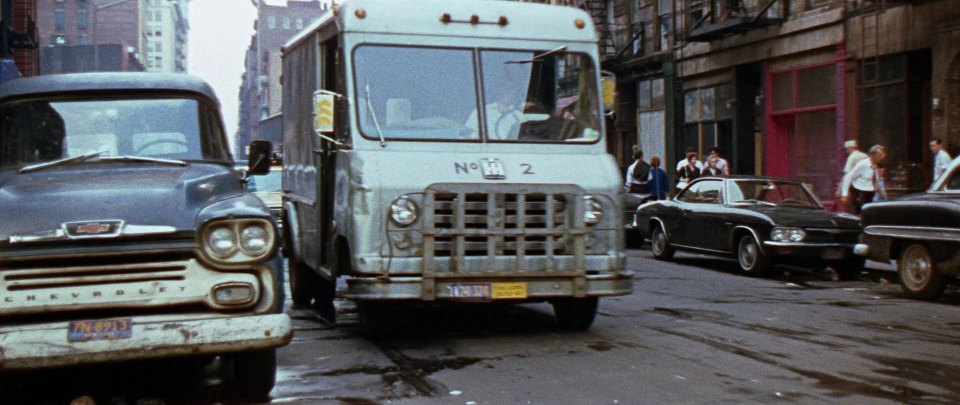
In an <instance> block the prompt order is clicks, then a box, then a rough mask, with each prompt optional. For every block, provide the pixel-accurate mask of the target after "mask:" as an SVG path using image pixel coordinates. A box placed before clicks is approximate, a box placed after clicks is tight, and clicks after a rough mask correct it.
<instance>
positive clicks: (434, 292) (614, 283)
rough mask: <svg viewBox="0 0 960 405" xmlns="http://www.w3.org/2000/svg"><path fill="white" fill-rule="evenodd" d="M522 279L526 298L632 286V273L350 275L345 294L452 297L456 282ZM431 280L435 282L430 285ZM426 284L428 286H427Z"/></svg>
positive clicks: (617, 291)
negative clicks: (484, 276)
mask: <svg viewBox="0 0 960 405" xmlns="http://www.w3.org/2000/svg"><path fill="white" fill-rule="evenodd" d="M498 282H510V283H517V282H522V283H525V284H526V298H525V300H540V299H549V298H564V297H587V296H589V297H599V296H613V295H625V294H629V293H630V292H631V291H632V289H633V273H632V272H629V271H621V272H619V273H607V274H588V275H585V276H583V277H582V278H581V277H578V276H575V275H574V276H571V275H562V274H557V275H555V276H554V275H550V274H545V275H544V274H542V273H541V274H540V275H538V276H536V277H530V276H528V275H523V274H517V275H516V276H515V277H509V278H496V279H491V278H482V277H476V276H475V277H463V276H461V277H456V278H452V277H442V278H441V277H437V278H435V279H434V280H429V279H428V280H427V282H425V280H424V278H422V277H390V278H382V277H376V278H373V277H371V278H362V277H361V278H351V279H348V280H347V293H346V297H347V298H350V299H356V300H381V299H382V300H424V301H432V300H449V299H452V297H451V293H450V291H451V287H452V286H453V285H455V284H471V283H498ZM431 284H432V286H431ZM425 286H426V287H425Z"/></svg>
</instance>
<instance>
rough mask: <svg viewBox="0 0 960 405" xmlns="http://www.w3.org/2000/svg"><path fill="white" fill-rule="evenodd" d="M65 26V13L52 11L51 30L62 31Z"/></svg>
mask: <svg viewBox="0 0 960 405" xmlns="http://www.w3.org/2000/svg"><path fill="white" fill-rule="evenodd" d="M66 25H67V12H66V11H64V10H62V9H56V10H53V29H55V30H57V31H63V28H64V27H65V26H66Z"/></svg>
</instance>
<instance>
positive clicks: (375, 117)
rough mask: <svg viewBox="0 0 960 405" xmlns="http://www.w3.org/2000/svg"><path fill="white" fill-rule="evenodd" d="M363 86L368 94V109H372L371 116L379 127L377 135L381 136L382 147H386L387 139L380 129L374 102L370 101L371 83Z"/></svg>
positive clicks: (375, 125)
mask: <svg viewBox="0 0 960 405" xmlns="http://www.w3.org/2000/svg"><path fill="white" fill-rule="evenodd" d="M363 87H364V91H365V92H366V95H367V110H368V111H370V117H372V118H373V127H374V128H376V129H377V135H379V136H380V147H381V148H385V147H386V146H387V141H385V140H384V139H383V131H381V130H380V123H379V122H377V113H376V112H375V111H373V103H371V102H370V83H364V85H363Z"/></svg>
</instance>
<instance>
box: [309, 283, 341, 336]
mask: <svg viewBox="0 0 960 405" xmlns="http://www.w3.org/2000/svg"><path fill="white" fill-rule="evenodd" d="M336 294H337V280H336V279H333V280H327V279H326V278H323V277H321V276H319V275H318V276H317V280H316V289H315V290H314V293H313V308H314V310H316V311H317V314H319V315H320V317H321V318H323V319H324V320H325V321H327V322H329V323H330V324H331V325H333V324H336V323H337V309H336V307H335V306H334V305H333V300H334V298H335V297H336Z"/></svg>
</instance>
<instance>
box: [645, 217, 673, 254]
mask: <svg viewBox="0 0 960 405" xmlns="http://www.w3.org/2000/svg"><path fill="white" fill-rule="evenodd" d="M650 250H652V251H653V258H654V259H657V260H670V259H673V248H672V247H670V242H669V241H668V240H667V232H666V231H664V230H663V225H659V224H658V225H657V226H656V227H654V228H653V232H651V234H650Z"/></svg>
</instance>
